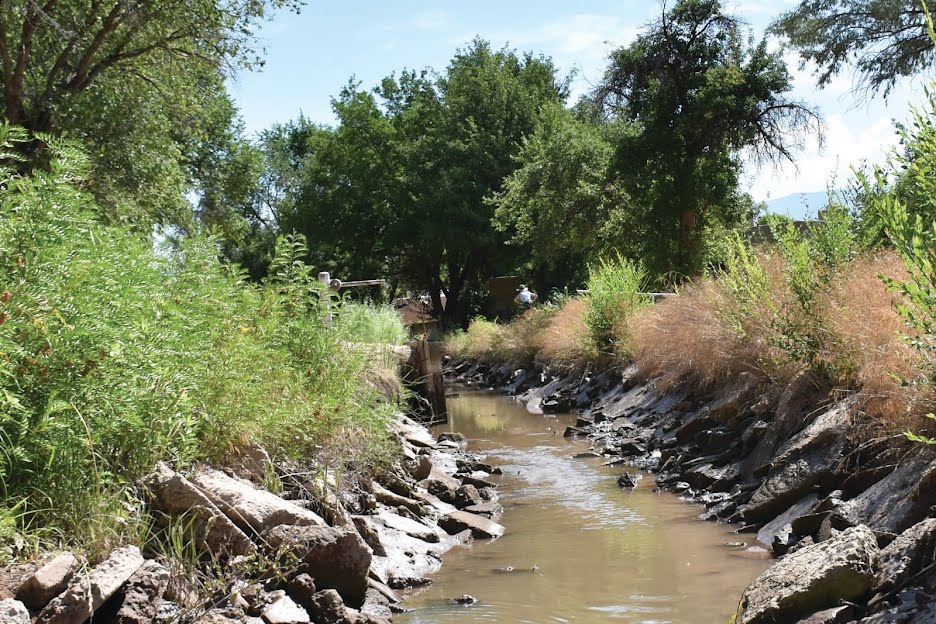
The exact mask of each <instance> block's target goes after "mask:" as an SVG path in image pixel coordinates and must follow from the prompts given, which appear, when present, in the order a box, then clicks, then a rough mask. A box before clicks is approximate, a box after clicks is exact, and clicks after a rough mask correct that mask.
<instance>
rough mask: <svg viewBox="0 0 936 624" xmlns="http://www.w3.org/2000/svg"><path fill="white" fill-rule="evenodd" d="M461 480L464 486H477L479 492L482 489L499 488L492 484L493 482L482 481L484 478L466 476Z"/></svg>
mask: <svg viewBox="0 0 936 624" xmlns="http://www.w3.org/2000/svg"><path fill="white" fill-rule="evenodd" d="M461 480H462V483H463V484H465V485H473V486H475V487H476V488H477V489H478V490H479V491H480V490H482V489H484V488H491V489H494V488H496V487H497V485H496V484H495V483H492V482H490V481H488V480H487V479H482V478H480V477H476V476H472V475H465V476H463V477H462V478H461Z"/></svg>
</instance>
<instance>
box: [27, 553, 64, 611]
mask: <svg viewBox="0 0 936 624" xmlns="http://www.w3.org/2000/svg"><path fill="white" fill-rule="evenodd" d="M77 569H78V559H76V558H75V555H73V554H71V553H68V552H66V553H62V554H60V555H58V556H57V557H55V558H54V559H52V561H50V562H48V563H47V564H45V565H44V566H42V567H41V568H39V569H38V570H36V572H35V573H34V574H33V575H32V576H30V577H29V578H27V579H26V580H25V581H23V582H22V583H21V584H20V586H19V587H18V588H17V589H16V599H17V600H19V601H20V602H22V603H23V604H25V605H26V606H27V607H28V608H30V609H33V610H36V611H38V610H40V609H42V608H43V607H44V606H46V605H47V604H49V601H50V600H52V599H53V598H55V597H56V596H58V595H59V594H60V593H62V592H63V591H65V588H66V587H67V586H68V581H70V580H71V578H72V576H73V575H74V574H75V570H77Z"/></svg>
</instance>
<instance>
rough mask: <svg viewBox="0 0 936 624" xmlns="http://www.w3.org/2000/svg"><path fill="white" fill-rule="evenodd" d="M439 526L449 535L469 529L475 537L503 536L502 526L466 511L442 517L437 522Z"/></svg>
mask: <svg viewBox="0 0 936 624" xmlns="http://www.w3.org/2000/svg"><path fill="white" fill-rule="evenodd" d="M439 526H441V527H442V528H443V529H445V532H446V533H448V534H449V535H455V534H457V533H461V532H462V531H464V530H465V529H470V530H471V534H472V535H474V536H475V537H482V538H497V537H500V536H501V535H503V534H504V527H503V526H501V525H499V524H497V523H496V522H494V521H493V520H489V519H488V518H484V517H482V516H478V515H475V514H473V513H469V512H467V511H455V512H452V513H450V514H448V515H447V516H443V517H442V518H441V519H440V520H439Z"/></svg>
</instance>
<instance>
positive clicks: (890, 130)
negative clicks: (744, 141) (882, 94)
mask: <svg viewBox="0 0 936 624" xmlns="http://www.w3.org/2000/svg"><path fill="white" fill-rule="evenodd" d="M826 124H827V126H826V146H825V149H823V150H821V151H820V149H819V144H818V140H817V138H816V137H815V136H813V137H809V138H808V139H807V141H806V147H805V149H804V151H803V152H802V153H801V154H800V156H799V157H798V158H797V159H796V165H795V166H794V165H790V164H784V165H783V166H782V167H780V168H779V169H777V170H773V169H770V168H768V167H765V168H762V169H761V170H760V171H755V170H753V169H752V170H751V172H750V173H749V174H748V176H747V177H748V183H749V184H750V193H751V195H753V196H754V199H756V200H767V199H777V198H780V197H783V196H785V195H790V194H793V193H805V192H813V191H824V190H826V188H828V186H829V185H832V186H834V187H837V188H840V187H842V186H844V185H846V184H847V183H848V182H849V181H850V179H851V176H852V171H851V167H852V166H853V165H859V166H860V165H862V164H873V163H882V162H883V161H884V160H885V159H886V157H887V154H888V152H889V151H890V149H891V147H892V146H893V145H894V144H895V143H896V141H897V138H896V135H895V134H894V126H893V123H892V121H891V120H890V119H889V118H887V117H881V118H878V119H877V120H876V121H874V122H873V123H869V124H866V125H862V126H860V127H855V126H852V127H850V126H849V125H848V124H847V123H846V120H845V118H844V117H843V116H842V115H833V116H832V117H830V118H829V119H828V120H827V122H826Z"/></svg>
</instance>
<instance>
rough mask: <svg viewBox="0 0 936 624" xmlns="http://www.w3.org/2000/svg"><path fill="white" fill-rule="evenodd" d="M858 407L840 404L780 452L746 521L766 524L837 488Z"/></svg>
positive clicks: (747, 511)
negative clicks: (796, 505)
mask: <svg viewBox="0 0 936 624" xmlns="http://www.w3.org/2000/svg"><path fill="white" fill-rule="evenodd" d="M855 404H856V403H855V400H853V399H847V400H845V401H841V402H839V403H838V404H836V405H835V406H834V407H833V408H832V409H830V410H828V411H827V412H825V413H824V414H822V415H820V416H819V417H818V418H816V420H814V421H813V423H812V424H811V425H809V426H808V427H806V428H805V429H804V430H803V431H801V432H800V433H799V434H797V435H796V436H795V437H794V438H793V439H791V440H790V441H789V442H788V443H787V444H785V445H784V446H783V447H782V448H781V449H780V451H779V452H778V454H777V456H776V457H775V458H774V459H773V460H772V461H771V465H772V468H771V469H770V472H769V473H768V475H767V479H766V480H765V481H764V482H763V484H761V486H760V487H759V488H758V489H757V491H755V492H754V494H753V495H752V496H751V500H750V502H748V504H747V506H746V507H745V509H744V517H745V519H746V520H748V521H749V522H758V521H761V520H764V519H766V518H769V517H771V516H773V515H775V514H777V513H779V512H781V511H782V510H783V509H786V508H788V507H789V506H790V505H792V504H793V503H795V502H796V501H798V500H800V499H801V498H803V497H804V496H806V495H807V494H810V493H812V492H814V491H815V490H817V489H824V488H831V486H832V485H834V483H835V480H836V478H837V474H838V471H839V464H840V463H841V461H842V457H843V454H844V452H845V450H846V447H847V436H848V433H849V431H850V423H851V414H852V410H853V409H854V406H855Z"/></svg>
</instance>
